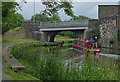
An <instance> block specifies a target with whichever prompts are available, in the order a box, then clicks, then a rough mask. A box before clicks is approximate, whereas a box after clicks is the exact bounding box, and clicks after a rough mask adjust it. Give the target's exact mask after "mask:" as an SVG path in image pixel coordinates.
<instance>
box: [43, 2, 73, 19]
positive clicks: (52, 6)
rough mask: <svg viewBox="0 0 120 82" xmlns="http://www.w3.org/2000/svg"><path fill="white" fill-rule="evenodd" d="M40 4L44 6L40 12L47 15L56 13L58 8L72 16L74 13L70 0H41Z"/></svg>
mask: <svg viewBox="0 0 120 82" xmlns="http://www.w3.org/2000/svg"><path fill="white" fill-rule="evenodd" d="M42 4H43V5H45V7H46V9H45V10H44V11H42V13H43V14H46V15H48V16H53V15H54V14H57V13H58V11H59V10H62V11H64V12H65V14H67V15H68V16H71V17H73V16H74V13H73V11H72V8H73V6H72V5H71V4H72V2H71V1H70V0H68V2H66V1H63V0H43V1H42Z"/></svg>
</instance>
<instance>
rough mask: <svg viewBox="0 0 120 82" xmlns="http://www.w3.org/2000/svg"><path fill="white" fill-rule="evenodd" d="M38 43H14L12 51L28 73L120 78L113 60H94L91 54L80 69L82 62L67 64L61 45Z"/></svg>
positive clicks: (43, 77) (60, 77)
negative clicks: (45, 45)
mask: <svg viewBox="0 0 120 82" xmlns="http://www.w3.org/2000/svg"><path fill="white" fill-rule="evenodd" d="M42 44H44V43H42ZM37 45H39V43H37V44H35V43H28V44H20V45H19V44H18V45H14V46H13V47H12V48H11V53H12V54H13V56H14V57H15V58H16V59H17V60H18V61H20V62H21V63H22V64H23V65H25V67H26V68H27V69H26V70H27V73H28V74H30V75H32V76H34V77H36V78H39V79H40V80H118V65H116V64H115V63H114V62H113V61H111V63H110V62H109V60H107V59H104V60H96V61H94V55H92V54H89V57H88V59H87V60H86V58H83V66H82V69H79V66H80V64H78V65H76V62H74V61H72V62H69V61H68V64H67V66H65V63H64V62H63V59H64V58H63V57H64V53H61V52H60V47H56V46H55V47H42V46H40V45H39V46H37ZM68 55H73V54H72V53H71V54H68ZM68 60H69V59H68ZM79 61H80V58H79V60H78V62H79ZM109 64H111V65H110V67H109Z"/></svg>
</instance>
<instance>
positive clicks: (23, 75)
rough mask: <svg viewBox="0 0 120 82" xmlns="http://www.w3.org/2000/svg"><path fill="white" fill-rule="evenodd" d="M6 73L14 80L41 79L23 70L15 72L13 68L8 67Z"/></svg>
mask: <svg viewBox="0 0 120 82" xmlns="http://www.w3.org/2000/svg"><path fill="white" fill-rule="evenodd" d="M5 74H7V75H9V76H11V77H12V80H39V79H37V78H35V77H33V76H32V75H29V74H26V73H23V72H14V71H12V70H11V69H8V70H7V71H6V72H5Z"/></svg>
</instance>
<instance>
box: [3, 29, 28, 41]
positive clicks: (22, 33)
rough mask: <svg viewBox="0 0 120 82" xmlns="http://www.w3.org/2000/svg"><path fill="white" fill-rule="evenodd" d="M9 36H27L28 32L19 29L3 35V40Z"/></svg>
mask: <svg viewBox="0 0 120 82" xmlns="http://www.w3.org/2000/svg"><path fill="white" fill-rule="evenodd" d="M8 38H19V39H20V38H26V33H25V32H24V31H19V32H13V33H6V34H4V35H2V39H3V40H4V39H8Z"/></svg>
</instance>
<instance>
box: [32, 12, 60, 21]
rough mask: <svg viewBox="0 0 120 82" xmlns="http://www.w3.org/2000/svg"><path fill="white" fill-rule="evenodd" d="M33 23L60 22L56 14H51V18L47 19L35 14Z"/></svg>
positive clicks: (44, 16)
mask: <svg viewBox="0 0 120 82" xmlns="http://www.w3.org/2000/svg"><path fill="white" fill-rule="evenodd" d="M31 20H34V16H32V18H31ZM35 21H39V22H48V21H57V22H60V21H61V19H60V17H59V16H58V14H53V16H52V17H48V16H47V15H45V14H36V15H35Z"/></svg>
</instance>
